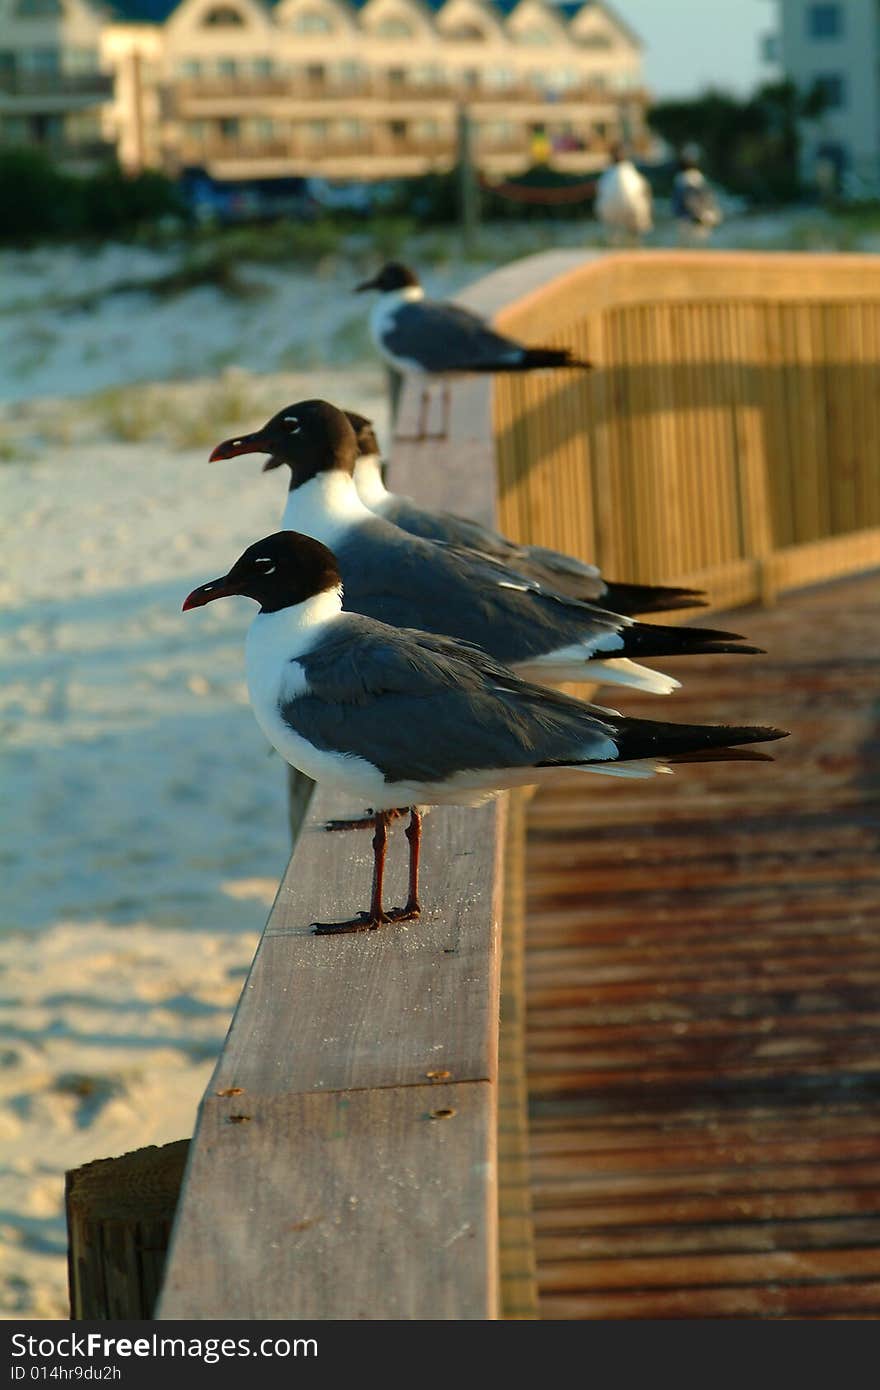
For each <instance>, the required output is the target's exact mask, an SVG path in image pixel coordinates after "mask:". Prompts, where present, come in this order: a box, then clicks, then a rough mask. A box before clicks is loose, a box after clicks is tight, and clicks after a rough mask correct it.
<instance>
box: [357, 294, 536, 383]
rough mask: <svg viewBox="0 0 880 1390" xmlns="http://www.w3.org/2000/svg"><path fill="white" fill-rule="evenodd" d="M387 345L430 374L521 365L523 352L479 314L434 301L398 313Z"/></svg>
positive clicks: (385, 344)
mask: <svg viewBox="0 0 880 1390" xmlns="http://www.w3.org/2000/svg"><path fill="white" fill-rule="evenodd" d="M384 346H385V347H386V348H387V349H388V351H389V352H391V353H392V354H393V355H394V356H395V357H398V358H400V359H401V361H404V362H418V364H419V366H420V367H423V368H424V369H425V370H426V371H428V372H448V371H455V370H458V371H465V370H467V369H468V368H470V369H473V368H480V367H486V366H488V365H490V364H492V363H496V362H497V363H511V362H517V361H518V360H519V358H520V356H521V355H522V352H523V348H522V347H521V345H520V344H519V343H515V342H513V341H512V340H511V339H510V338H504V337H502V335H501V334H500V333H496V332H494V330H493V329H491V328H490V327H489V326H488V324H487V323H485V322H484V321H483V319H481V318H479V317H478V315H477V314H472V313H470V312H469V311H468V310H467V309H462V308H461V307H460V306H459V305H458V304H440V303H436V302H434V301H433V300H430V299H421V300H417V301H416V302H414V303H411V304H402V305H401V306H400V308H399V309H396V310H395V312H394V315H393V317H392V318H391V321H390V323H389V326H388V328H387V330H386V332H385V339H384Z"/></svg>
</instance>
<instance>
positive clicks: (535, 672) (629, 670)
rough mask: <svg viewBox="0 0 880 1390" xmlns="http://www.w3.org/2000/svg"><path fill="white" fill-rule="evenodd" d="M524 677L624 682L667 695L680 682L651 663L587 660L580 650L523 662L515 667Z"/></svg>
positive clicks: (547, 681) (624, 659)
mask: <svg viewBox="0 0 880 1390" xmlns="http://www.w3.org/2000/svg"><path fill="white" fill-rule="evenodd" d="M514 669H515V671H516V672H517V674H518V675H520V676H522V677H523V679H524V680H531V681H538V682H539V683H540V684H543V685H547V684H552V683H553V682H555V681H590V682H591V683H592V684H594V685H627V686H629V687H630V689H632V690H646V691H648V693H649V694H651V695H670V694H671V693H672V691H673V690H678V688H679V686H680V684H681V682H680V681H677V680H676V679H675V678H674V676H665V675H664V674H663V672H662V671H652V670H651V668H650V666H640V665H639V664H638V662H636V661H630V660H629V658H628V657H625V656H622V657H616V658H612V659H610V660H608V661H588V660H585V659H584V654H583V652H582V651H581V652H580V653H579V654H578V656H572V657H568V658H562V655H561V654H559V655H558V656H557V657H556V659H553V658H551V657H549V656H547V657H539V658H538V660H537V661H530V662H526V661H524V662H522V663H520V664H518V665H517V666H515V667H514Z"/></svg>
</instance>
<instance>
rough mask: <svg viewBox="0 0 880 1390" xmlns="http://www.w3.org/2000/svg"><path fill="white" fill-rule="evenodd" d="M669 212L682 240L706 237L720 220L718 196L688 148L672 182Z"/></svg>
mask: <svg viewBox="0 0 880 1390" xmlns="http://www.w3.org/2000/svg"><path fill="white" fill-rule="evenodd" d="M672 215H673V217H675V218H676V220H677V222H678V225H679V229H680V232H681V236H682V239H683V240H685V241H690V240H698V239H701V238H702V239H705V238H706V237H708V235H709V233H710V232H711V231H712V230H713V228H715V227H717V226H719V225H720V223H721V221H722V217H721V208H720V207H719V206H718V199H717V198H716V197H715V194H714V193H713V192H712V189H711V188H710V187H709V184H708V183H707V182H706V178H705V175H704V174H703V172H702V170H701V169H700V167H699V165H698V164H697V159H696V155H695V154H694V153H693V152H692V151H690V150H685V151H684V153H683V154H682V156H681V158H680V160H679V162H678V173H677V174H676V175H675V178H674V179H673V181H672Z"/></svg>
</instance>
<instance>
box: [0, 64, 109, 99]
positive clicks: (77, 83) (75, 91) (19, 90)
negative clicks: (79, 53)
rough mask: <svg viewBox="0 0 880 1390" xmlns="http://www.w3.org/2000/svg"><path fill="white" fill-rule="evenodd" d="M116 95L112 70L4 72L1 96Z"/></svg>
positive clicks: (0, 85)
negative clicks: (114, 93) (110, 71)
mask: <svg viewBox="0 0 880 1390" xmlns="http://www.w3.org/2000/svg"><path fill="white" fill-rule="evenodd" d="M112 95H113V76H112V74H111V73H108V72H55V73H49V72H2V71H0V97H7V96H9V97H41V98H44V97H47V98H64V97H86V98H89V99H93V100H95V101H106V100H107V99H108V97H111V96H112Z"/></svg>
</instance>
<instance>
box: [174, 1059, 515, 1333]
mask: <svg viewBox="0 0 880 1390" xmlns="http://www.w3.org/2000/svg"><path fill="white" fill-rule="evenodd" d="M494 1130H495V1109H494V1088H493V1087H492V1086H491V1085H490V1084H489V1083H487V1082H479V1083H477V1084H459V1085H449V1084H445V1083H438V1084H436V1085H431V1084H430V1083H428V1084H425V1085H423V1086H406V1087H393V1088H389V1089H387V1090H380V1091H372V1092H364V1091H350V1092H335V1093H334V1094H332V1095H314V1094H312V1095H275V1096H270V1097H266V1096H261V1095H253V1094H251V1093H248V1092H246V1093H244V1094H242V1095H235V1096H227V1097H214V1098H212V1099H210V1100H208V1101H206V1102H205V1104H204V1106H203V1109H202V1115H201V1119H200V1123H199V1133H198V1136H197V1142H196V1144H195V1145H194V1148H193V1158H192V1161H191V1165H190V1170H189V1174H188V1178H187V1193H186V1195H187V1198H188V1200H187V1201H185V1202H184V1205H183V1210H182V1213H181V1216H180V1218H179V1221H178V1224H177V1228H176V1234H175V1242H174V1248H173V1251H172V1256H171V1260H170V1264H169V1270H168V1272H167V1274H166V1279H165V1286H164V1290H163V1294H162V1299H161V1302H160V1306H159V1312H158V1316H159V1317H160V1318H162V1319H169V1318H196V1319H212V1318H222V1317H227V1318H228V1317H234V1318H241V1319H266V1318H268V1319H275V1318H277V1319H293V1320H297V1319H304V1318H321V1319H340V1320H353V1319H362V1318H370V1319H454V1320H461V1319H473V1318H477V1319H486V1318H492V1317H494V1316H495V1314H496V1302H497V1284H496V1277H495V1269H496V1258H497V1256H496V1245H497V1219H496V1212H495V1191H494V1185H493V1183H492V1182H491V1181H489V1178H490V1177H491V1170H492V1168H493V1167H494V1156H495V1139H494ZM194 1194H198V1201H194V1200H193V1196H194Z"/></svg>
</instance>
